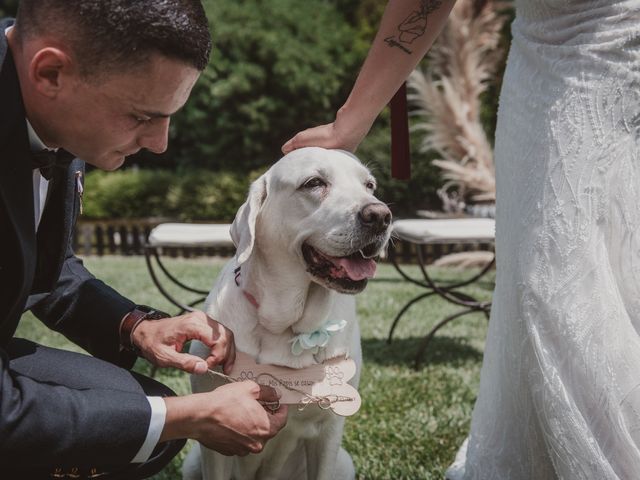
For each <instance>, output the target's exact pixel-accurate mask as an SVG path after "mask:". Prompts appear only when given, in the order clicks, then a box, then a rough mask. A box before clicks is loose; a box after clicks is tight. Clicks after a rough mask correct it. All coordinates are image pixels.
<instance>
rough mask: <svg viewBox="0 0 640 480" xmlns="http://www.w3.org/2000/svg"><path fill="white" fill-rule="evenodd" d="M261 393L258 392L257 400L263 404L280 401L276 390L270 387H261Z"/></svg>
mask: <svg viewBox="0 0 640 480" xmlns="http://www.w3.org/2000/svg"><path fill="white" fill-rule="evenodd" d="M258 385H259V387H260V392H258V398H257V399H256V400H258V401H261V402H277V401H278V400H280V395H278V392H276V391H275V389H274V388H272V387H270V386H268V385H260V384H258Z"/></svg>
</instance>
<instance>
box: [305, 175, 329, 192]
mask: <svg viewBox="0 0 640 480" xmlns="http://www.w3.org/2000/svg"><path fill="white" fill-rule="evenodd" d="M326 186H327V183H326V182H325V181H324V180H322V179H321V178H320V177H313V178H310V179H309V180H307V181H306V182H304V183H303V184H302V188H308V189H309V190H311V189H312V188H318V187H326Z"/></svg>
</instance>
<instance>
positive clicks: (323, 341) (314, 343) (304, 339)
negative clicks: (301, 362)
mask: <svg viewBox="0 0 640 480" xmlns="http://www.w3.org/2000/svg"><path fill="white" fill-rule="evenodd" d="M346 326H347V321H346V320H327V321H326V322H325V324H324V325H322V326H321V327H320V328H318V329H317V330H314V331H313V332H309V333H301V334H300V335H296V336H295V337H293V339H291V353H293V354H294V355H300V354H301V353H302V352H304V351H305V350H311V353H313V354H314V355H315V354H316V353H318V350H320V349H321V348H324V347H326V346H327V344H328V343H329V339H330V338H331V336H332V335H335V334H336V333H338V332H341V331H342V330H344V327H346Z"/></svg>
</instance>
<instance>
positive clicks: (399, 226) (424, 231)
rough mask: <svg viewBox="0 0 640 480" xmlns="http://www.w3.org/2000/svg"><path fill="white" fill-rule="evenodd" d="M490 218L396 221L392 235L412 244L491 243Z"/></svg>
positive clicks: (492, 236)
mask: <svg viewBox="0 0 640 480" xmlns="http://www.w3.org/2000/svg"><path fill="white" fill-rule="evenodd" d="M495 225H496V224H495V220H494V219H492V218H448V219H440V220H423V219H411V220H396V221H395V222H393V233H394V235H395V236H397V237H399V238H400V239H402V240H407V241H409V242H412V243H420V244H426V243H447V242H459V243H463V242H491V241H493V240H494V239H495V235H496V234H495V230H496V226H495Z"/></svg>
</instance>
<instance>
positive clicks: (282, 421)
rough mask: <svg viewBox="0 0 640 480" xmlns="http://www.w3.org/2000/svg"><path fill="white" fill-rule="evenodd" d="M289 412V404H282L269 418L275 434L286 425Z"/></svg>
mask: <svg viewBox="0 0 640 480" xmlns="http://www.w3.org/2000/svg"><path fill="white" fill-rule="evenodd" d="M288 413H289V407H288V406H287V405H280V408H279V409H278V410H276V411H275V412H273V414H272V415H270V416H269V420H270V421H271V430H272V432H273V433H274V435H275V434H276V433H278V432H279V431H280V430H281V429H282V427H284V426H285V425H286V423H287V414H288Z"/></svg>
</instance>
